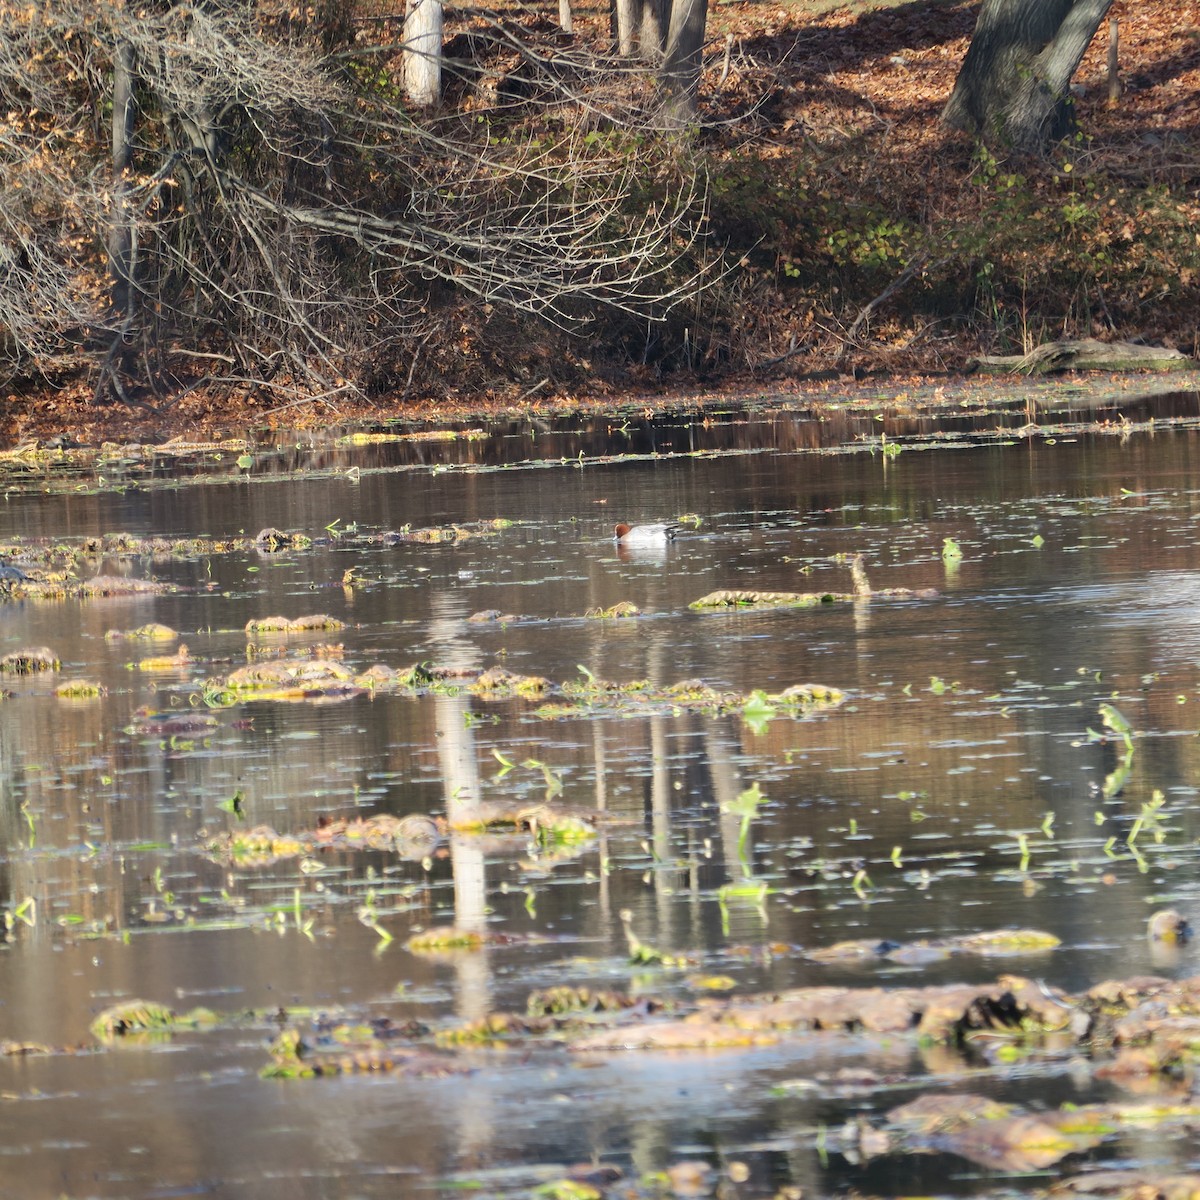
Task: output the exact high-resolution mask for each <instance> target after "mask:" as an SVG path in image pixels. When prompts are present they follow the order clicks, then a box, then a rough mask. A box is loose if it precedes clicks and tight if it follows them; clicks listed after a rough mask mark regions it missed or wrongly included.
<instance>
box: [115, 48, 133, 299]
mask: <svg viewBox="0 0 1200 1200" xmlns="http://www.w3.org/2000/svg"><path fill="white" fill-rule="evenodd" d="M135 65H136V64H135V59H134V52H133V47H132V46H131V45H130V44H129V43H128V42H125V41H121V42H118V43H117V46H116V49H115V51H114V53H113V96H112V172H113V210H112V218H111V223H110V224H109V228H108V274H109V277H110V278H111V279H112V293H111V294H112V303H113V308H114V309H115V310H116V312H117V313H119V314H120V316H121V317H128V316H130V315H131V314H132V312H133V271H134V262H133V254H134V250H133V222H132V219H131V217H130V213H129V168H130V166H131V165H132V163H133V131H134V125H135V123H136V121H137V102H136V100H135V99H134V94H133V86H134V69H135Z"/></svg>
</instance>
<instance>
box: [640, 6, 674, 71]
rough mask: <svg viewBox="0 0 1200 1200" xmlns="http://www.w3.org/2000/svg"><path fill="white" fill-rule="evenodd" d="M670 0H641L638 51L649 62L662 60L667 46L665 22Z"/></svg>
mask: <svg viewBox="0 0 1200 1200" xmlns="http://www.w3.org/2000/svg"><path fill="white" fill-rule="evenodd" d="M671 11H673V10H672V9H671V6H670V0H641V14H640V16H641V20H640V23H639V26H638V52H639V53H640V54H641V56H642V58H643V59H645V61H646V62H649V63H657V62H661V61H662V56H663V51H664V50H665V49H666V46H667V23H668V20H670V19H672V18H671V17H670V15H669V14H670V12H671Z"/></svg>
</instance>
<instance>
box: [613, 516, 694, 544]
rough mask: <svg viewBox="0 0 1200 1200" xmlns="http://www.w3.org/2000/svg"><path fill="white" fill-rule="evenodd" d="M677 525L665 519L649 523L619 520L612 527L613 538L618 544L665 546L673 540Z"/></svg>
mask: <svg viewBox="0 0 1200 1200" xmlns="http://www.w3.org/2000/svg"><path fill="white" fill-rule="evenodd" d="M678 532H679V526H678V525H672V524H669V523H667V522H665V521H663V522H659V523H658V524H650V525H626V524H625V523H624V522H621V523H620V524H618V525H615V526H614V527H613V540H614V541H615V542H616V543H617V545H618V546H665V545H666V544H667V543H668V542H673V541H674V540H675V534H676V533H678Z"/></svg>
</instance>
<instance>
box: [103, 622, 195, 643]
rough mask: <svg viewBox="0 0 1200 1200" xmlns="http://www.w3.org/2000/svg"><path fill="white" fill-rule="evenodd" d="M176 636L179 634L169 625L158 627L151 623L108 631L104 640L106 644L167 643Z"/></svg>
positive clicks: (155, 623) (156, 624) (158, 625)
mask: <svg viewBox="0 0 1200 1200" xmlns="http://www.w3.org/2000/svg"><path fill="white" fill-rule="evenodd" d="M178 636H179V634H178V633H177V632H176V631H175V630H174V629H172V628H171V627H170V625H160V624H158V623H157V622H154V621H152V622H150V623H149V624H148V625H139V626H138V627H137V628H136V629H109V630H107V631H106V632H105V634H104V640H105V641H106V642H120V641H130V642H169V641H172V640H174V639H175V638H177V637H178Z"/></svg>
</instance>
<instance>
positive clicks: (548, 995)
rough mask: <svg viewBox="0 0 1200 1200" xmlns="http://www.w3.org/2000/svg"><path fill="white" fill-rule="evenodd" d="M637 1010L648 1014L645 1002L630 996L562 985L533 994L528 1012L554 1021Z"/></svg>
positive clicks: (622, 993)
mask: <svg viewBox="0 0 1200 1200" xmlns="http://www.w3.org/2000/svg"><path fill="white" fill-rule="evenodd" d="M636 1006H641V1007H642V1009H643V1011H647V1004H646V1001H645V1000H643V999H641V998H638V997H635V996H630V995H629V994H628V993H626V992H614V991H608V990H600V991H595V990H593V989H592V988H588V987H571V986H570V985H568V984H561V985H559V986H558V987H552V988H545V989H543V990H542V991H537V992H530V993H529V999H528V1000H527V1001H526V1004H525V1012H526V1014H527V1015H529V1016H531V1017H550V1016H561V1015H563V1014H564V1013H600V1012H624V1011H625V1010H626V1009H628V1008H634V1007H636ZM658 1007H661V1005H659V1006H658Z"/></svg>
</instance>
